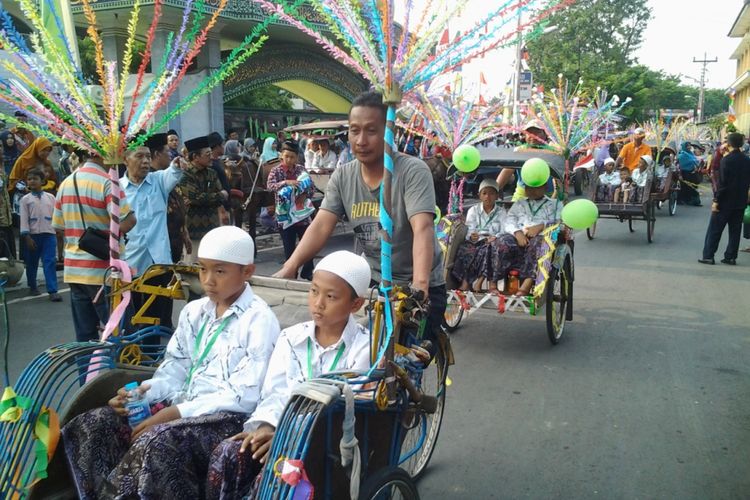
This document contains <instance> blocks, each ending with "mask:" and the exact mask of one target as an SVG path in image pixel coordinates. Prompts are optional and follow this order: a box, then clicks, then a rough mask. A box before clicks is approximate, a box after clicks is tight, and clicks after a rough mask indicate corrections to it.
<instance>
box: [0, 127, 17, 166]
mask: <svg viewBox="0 0 750 500" xmlns="http://www.w3.org/2000/svg"><path fill="white" fill-rule="evenodd" d="M0 141H2V145H3V166H4V167H5V176H6V177H7V176H9V175H10V171H11V170H12V169H13V165H15V164H16V160H17V159H18V157H19V156H20V155H21V151H19V149H18V144H16V137H15V136H14V135H13V133H12V132H11V131H10V130H6V131H4V132H3V133H2V134H0Z"/></svg>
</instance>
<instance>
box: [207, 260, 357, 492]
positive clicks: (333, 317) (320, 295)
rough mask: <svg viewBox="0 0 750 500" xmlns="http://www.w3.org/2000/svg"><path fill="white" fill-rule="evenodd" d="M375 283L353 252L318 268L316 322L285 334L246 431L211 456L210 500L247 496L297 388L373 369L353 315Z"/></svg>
mask: <svg viewBox="0 0 750 500" xmlns="http://www.w3.org/2000/svg"><path fill="white" fill-rule="evenodd" d="M370 279H371V277H370V266H369V264H368V263H367V260H365V258H364V257H361V256H359V255H356V254H354V253H352V252H348V251H343V250H342V251H338V252H334V253H332V254H330V255H328V256H327V257H325V258H324V259H323V260H321V261H320V262H319V263H318V265H317V266H316V267H315V271H314V272H313V279H312V285H311V287H310V292H309V295H308V301H307V305H308V309H309V311H310V315H311V316H312V321H308V322H305V323H299V324H297V325H294V326H292V327H290V328H287V329H285V330H284V331H282V332H281V335H280V336H279V341H278V342H277V343H276V347H275V348H274V350H273V355H272V356H271V361H270V365H269V369H268V373H267V374H266V379H265V381H264V382H263V391H262V393H261V401H260V403H259V404H258V407H257V408H256V410H255V411H254V412H253V414H252V415H251V416H250V418H249V419H248V420H247V422H245V427H244V431H243V432H241V433H239V434H237V435H235V436H233V437H232V438H231V439H228V440H225V441H224V442H223V443H221V445H220V446H218V447H217V448H216V449H215V450H214V453H213V454H212V456H211V461H210V465H209V473H208V480H207V487H206V490H207V494H206V497H207V498H209V499H217V498H219V499H230V498H242V497H243V496H245V495H247V493H248V490H249V489H250V486H251V485H252V481H253V479H254V478H255V476H256V475H257V474H258V472H260V469H261V468H262V464H264V463H265V461H266V459H267V455H268V451H269V450H270V447H271V439H272V438H273V435H274V432H275V430H276V426H277V425H278V423H279V419H280V418H281V414H282V412H283V411H284V407H285V406H286V404H287V401H288V400H289V398H290V396H291V392H292V389H293V388H294V387H295V386H297V385H299V384H301V383H302V382H304V381H305V380H310V379H313V378H316V377H320V376H321V375H323V374H325V373H329V372H335V371H364V370H367V369H369V368H370V335H369V333H368V332H367V330H366V329H365V328H364V327H362V326H361V325H359V324H358V323H357V322H356V320H355V319H354V316H353V314H354V313H356V312H357V311H358V310H359V309H360V308H361V307H362V305H363V304H364V301H365V299H364V298H363V297H364V296H365V295H366V294H367V291H368V289H369V286H370Z"/></svg>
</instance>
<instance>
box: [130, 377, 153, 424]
mask: <svg viewBox="0 0 750 500" xmlns="http://www.w3.org/2000/svg"><path fill="white" fill-rule="evenodd" d="M125 390H126V391H128V402H127V403H125V409H126V410H128V424H130V427H131V428H135V427H136V426H137V425H138V424H140V423H141V422H143V421H144V420H146V419H147V418H148V417H150V416H151V408H150V407H149V405H148V401H146V399H145V398H144V396H143V394H141V391H139V390H138V382H130V383H129V384H127V385H126V386H125Z"/></svg>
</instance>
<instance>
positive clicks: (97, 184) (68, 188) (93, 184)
mask: <svg viewBox="0 0 750 500" xmlns="http://www.w3.org/2000/svg"><path fill="white" fill-rule="evenodd" d="M74 179H75V180H76V181H77V184H78V193H79V194H80V200H81V209H82V211H83V220H84V221H85V224H86V226H84V225H83V223H82V221H81V212H80V211H79V210H78V199H77V197H76V190H75V186H74V184H73V181H74ZM110 203H111V194H110V181H109V175H108V174H107V172H106V171H105V170H104V167H100V166H98V165H96V164H94V163H89V162H87V163H86V164H85V165H83V166H82V167H81V168H79V169H78V170H76V172H75V174H74V175H71V176H69V177H68V178H66V179H65V180H64V181H63V183H62V184H60V189H59V190H58V192H57V200H56V201H55V214H54V216H53V217H52V227H54V228H55V229H58V230H64V231H65V274H64V278H63V279H64V281H65V283H77V284H81V285H102V284H103V282H104V274H105V272H106V270H107V268H108V267H109V261H108V260H101V259H97V258H96V257H94V256H93V255H91V254H89V253H88V252H85V251H83V250H81V249H80V248H78V239H79V238H80V237H81V235H82V234H83V232H84V230H85V228H86V227H92V228H94V229H102V230H105V231H107V230H109V207H110ZM129 213H130V207H129V206H128V204H127V201H126V200H125V199H124V198H123V199H122V200H121V201H120V220H123V219H124V218H125V217H126V216H127V215H128V214H129Z"/></svg>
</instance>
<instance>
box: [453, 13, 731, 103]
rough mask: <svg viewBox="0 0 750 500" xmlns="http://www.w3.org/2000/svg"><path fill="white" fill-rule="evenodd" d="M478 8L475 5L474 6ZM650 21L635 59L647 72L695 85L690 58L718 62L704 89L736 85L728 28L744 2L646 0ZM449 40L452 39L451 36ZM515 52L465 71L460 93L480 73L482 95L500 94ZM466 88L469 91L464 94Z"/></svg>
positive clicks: (462, 22)
mask: <svg viewBox="0 0 750 500" xmlns="http://www.w3.org/2000/svg"><path fill="white" fill-rule="evenodd" d="M475 3H476V4H475ZM648 3H649V6H650V7H651V9H652V19H651V21H650V23H649V26H648V28H647V29H646V31H645V32H644V35H643V43H642V45H641V47H640V49H639V50H638V51H637V52H636V54H635V56H636V58H637V59H638V61H639V62H640V63H642V64H645V65H646V66H648V67H650V68H652V69H655V70H662V71H665V72H667V73H670V74H674V75H678V74H682V75H686V77H683V78H682V80H683V83H685V84H688V85H691V84H692V85H696V86H697V84H696V82H695V81H693V80H691V79H690V78H687V77H692V78H695V79H700V72H701V65H700V64H696V63H693V62H692V61H693V57H695V58H697V59H703V55H704V53H705V54H706V55H707V58H708V59H713V58H718V59H719V61H718V62H717V63H713V64H709V65H708V72H707V87H709V88H721V89H726V88H728V87H729V85H730V84H731V83H732V82H733V81H734V80H735V68H736V63H735V61H734V60H732V59H729V56H730V55H731V54H732V52H733V51H734V49H735V48H736V47H737V45H739V42H740V39H738V38H729V37H727V34H728V33H729V30H730V28H731V27H732V23H733V22H734V20H735V18H736V17H737V15H738V14H739V12H740V8H741V7H742V4H743V0H649V2H648ZM488 4H490V5H491V4H492V2H487V1H486V0H471V2H470V6H471V8H470V9H467V13H465V14H464V16H463V18H462V19H457V20H456V21H454V23H452V27H451V29H461V27H462V26H466V25H468V24H469V23H471V22H472V21H476V19H477V18H479V17H480V15H481V14H482V13H483V12H486V11H487V10H489V8H490V7H489V6H488ZM451 36H453V35H451ZM514 57H515V51H514V50H513V49H503V50H498V51H496V52H495V53H493V54H491V55H488V56H487V57H486V58H485V59H483V60H479V61H475V62H473V63H472V64H469V65H466V66H465V67H464V82H465V83H464V88H465V90H468V91H469V92H471V93H476V92H478V88H477V87H478V83H477V82H478V81H479V72H480V71H482V72H483V73H484V75H485V78H486V79H487V81H488V84H489V85H488V87H487V88H484V89H482V94H483V95H484V97H486V98H488V97H491V96H494V95H497V94H499V93H501V92H502V91H503V88H504V87H505V85H506V82H507V81H508V79H509V78H510V75H511V74H512V73H513V60H514ZM467 87H468V88H467Z"/></svg>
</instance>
